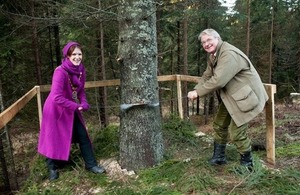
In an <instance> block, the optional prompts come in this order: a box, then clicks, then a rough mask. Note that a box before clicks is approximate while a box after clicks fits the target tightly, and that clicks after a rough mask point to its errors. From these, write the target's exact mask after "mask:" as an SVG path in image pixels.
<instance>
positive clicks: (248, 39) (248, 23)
mask: <svg viewBox="0 0 300 195" xmlns="http://www.w3.org/2000/svg"><path fill="white" fill-rule="evenodd" d="M250 7H251V0H247V26H246V29H247V39H246V55H247V56H249V51H250V21H251V20H250V11H251V9H250Z"/></svg>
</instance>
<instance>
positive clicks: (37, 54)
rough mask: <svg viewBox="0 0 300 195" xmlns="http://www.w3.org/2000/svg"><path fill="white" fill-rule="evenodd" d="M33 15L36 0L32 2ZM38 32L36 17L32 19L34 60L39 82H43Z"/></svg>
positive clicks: (32, 13) (33, 13)
mask: <svg viewBox="0 0 300 195" xmlns="http://www.w3.org/2000/svg"><path fill="white" fill-rule="evenodd" d="M30 9H31V15H32V17H34V16H35V9H34V2H33V1H32V2H31V8H30ZM38 42H39V41H38V32H37V24H36V22H35V19H32V46H33V49H34V60H35V68H36V77H37V84H38V85H41V84H42V74H41V60H40V50H39V44H38Z"/></svg>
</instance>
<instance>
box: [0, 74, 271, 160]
mask: <svg viewBox="0 0 300 195" xmlns="http://www.w3.org/2000/svg"><path fill="white" fill-rule="evenodd" d="M158 81H159V82H163V81H176V84H177V101H178V112H179V116H180V117H181V118H183V106H182V90H181V82H182V81H187V82H192V83H197V82H198V81H199V77H196V76H188V75H165V76H158ZM118 85H120V80H119V79H115V80H104V81H88V82H86V83H85V88H95V87H108V86H118ZM264 86H265V89H266V91H267V93H268V96H269V100H268V102H267V103H266V105H265V116H266V126H267V127H266V150H267V162H269V163H270V164H273V165H275V109H274V108H275V102H274V94H275V93H276V85H274V84H264ZM50 87H51V85H41V86H35V87H33V88H32V89H31V90H30V91H28V92H27V93H26V94H25V95H24V96H23V97H21V98H20V99H19V100H17V101H16V102H15V103H14V104H12V105H11V106H10V107H8V108H7V109H6V110H4V111H3V112H1V113H0V129H2V128H3V127H4V126H5V125H6V124H7V123H8V122H9V121H10V120H12V119H13V118H14V116H15V115H16V114H17V113H18V112H19V111H20V110H21V109H22V108H23V107H24V106H25V105H26V104H27V103H28V102H29V101H30V100H31V99H32V98H33V97H34V96H35V95H36V96H37V104H38V114H39V121H40V123H41V120H42V104H41V93H42V92H49V91H50ZM0 133H1V131H0Z"/></svg>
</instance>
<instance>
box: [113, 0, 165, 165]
mask: <svg viewBox="0 0 300 195" xmlns="http://www.w3.org/2000/svg"><path fill="white" fill-rule="evenodd" d="M155 10H156V9H155V2H154V1H152V0H148V1H143V0H122V1H121V3H120V6H119V13H118V14H119V27H120V32H119V48H118V58H117V60H118V62H119V63H120V69H121V79H120V80H121V84H120V88H121V113H120V116H121V124H120V165H121V166H122V168H125V169H127V170H139V169H142V168H145V167H151V166H153V165H156V164H157V163H159V162H161V161H162V158H163V139H162V132H161V116H160V111H159V97H158V90H159V89H158V81H157V40H156V16H155Z"/></svg>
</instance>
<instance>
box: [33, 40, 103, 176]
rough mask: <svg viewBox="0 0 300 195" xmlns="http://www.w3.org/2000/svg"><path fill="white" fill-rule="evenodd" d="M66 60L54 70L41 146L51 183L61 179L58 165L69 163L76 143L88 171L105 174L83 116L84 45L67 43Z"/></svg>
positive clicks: (84, 106) (86, 106)
mask: <svg viewBox="0 0 300 195" xmlns="http://www.w3.org/2000/svg"><path fill="white" fill-rule="evenodd" d="M63 57H64V59H63V61H62V64H61V65H60V66H59V67H57V68H56V69H55V71H54V74H53V78H52V86H51V91H50V94H49V96H48V97H47V99H46V101H45V104H44V109H43V118H42V124H41V130H40V136H39V143H38V152H39V153H40V154H42V155H43V156H45V157H46V158H47V159H46V162H47V166H48V169H49V171H50V176H49V179H50V180H55V179H57V178H58V177H59V174H58V172H57V164H58V163H59V162H60V161H68V159H69V155H70V149H71V144H72V143H74V142H75V143H79V147H80V151H81V155H82V157H83V159H84V161H85V168H86V169H87V170H89V171H91V172H93V173H103V172H105V170H104V168H102V167H101V166H98V165H97V161H96V158H95V156H94V152H93V148H92V144H91V141H90V139H89V136H88V133H87V129H86V127H85V123H84V120H83V117H82V114H81V112H82V111H86V110H88V109H89V104H88V102H87V99H86V95H85V89H84V83H85V78H86V74H85V68H84V65H83V64H82V50H81V46H80V44H79V43H77V42H69V43H68V44H66V45H65V47H64V48H63Z"/></svg>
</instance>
